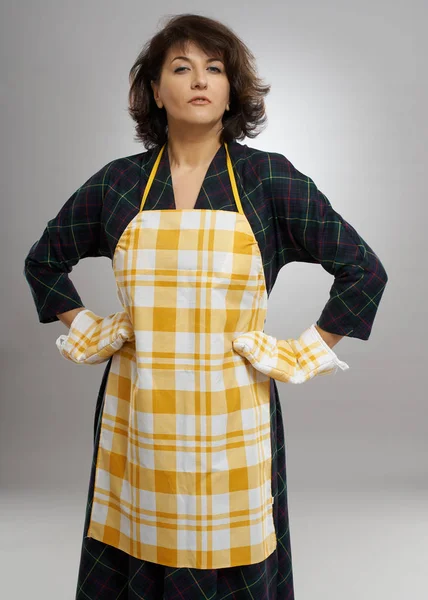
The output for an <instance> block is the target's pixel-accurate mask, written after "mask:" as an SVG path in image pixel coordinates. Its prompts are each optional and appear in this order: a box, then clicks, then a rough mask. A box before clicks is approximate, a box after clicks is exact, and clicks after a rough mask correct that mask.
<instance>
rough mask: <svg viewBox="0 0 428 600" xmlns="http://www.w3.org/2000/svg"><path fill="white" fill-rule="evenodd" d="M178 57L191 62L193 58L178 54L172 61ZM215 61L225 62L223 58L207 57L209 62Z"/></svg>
mask: <svg viewBox="0 0 428 600" xmlns="http://www.w3.org/2000/svg"><path fill="white" fill-rule="evenodd" d="M177 59H180V60H187V61H189V62H192V59H191V58H188V57H187V56H176V57H174V58H173V59H172V61H171V62H173V61H174V60H177ZM214 61H219V62H223V61H222V60H221V58H207V62H214Z"/></svg>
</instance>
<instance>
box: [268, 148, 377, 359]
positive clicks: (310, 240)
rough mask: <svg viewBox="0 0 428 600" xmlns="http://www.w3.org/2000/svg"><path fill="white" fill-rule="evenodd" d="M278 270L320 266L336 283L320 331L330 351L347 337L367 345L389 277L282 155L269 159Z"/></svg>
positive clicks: (319, 323)
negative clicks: (292, 264) (298, 263)
mask: <svg viewBox="0 0 428 600" xmlns="http://www.w3.org/2000/svg"><path fill="white" fill-rule="evenodd" d="M269 162H270V175H269V178H270V183H271V190H272V201H273V210H274V216H275V219H274V220H275V227H276V236H277V245H278V247H279V248H280V251H281V258H280V262H281V264H280V266H283V265H285V264H287V263H288V262H293V261H301V262H309V263H318V264H320V265H322V267H323V268H324V269H325V270H326V271H327V272H328V273H330V274H331V275H333V277H334V282H333V284H332V287H331V289H330V298H329V300H328V301H327V303H326V304H325V306H324V308H323V310H322V312H321V315H320V317H319V319H318V320H317V321H316V325H317V331H318V332H319V334H320V335H321V336H322V337H323V339H324V340H325V341H326V343H327V344H328V345H329V346H330V347H332V346H333V345H334V344H336V343H337V342H338V341H339V340H340V339H341V338H342V337H343V336H348V337H355V338H359V339H362V340H367V339H368V338H369V336H370V333H371V329H372V325H373V322H374V319H375V315H376V312H377V310H378V307H379V303H380V300H381V298H382V295H383V292H384V289H385V286H386V283H387V281H388V276H387V273H386V271H385V268H384V266H383V265H382V263H381V261H380V259H379V257H378V256H377V255H376V254H375V252H374V251H373V250H372V248H371V247H370V246H369V245H368V243H367V242H366V241H365V240H364V239H363V238H362V237H361V235H360V234H359V233H358V232H357V231H356V230H355V229H354V228H353V227H352V225H350V223H348V222H347V221H346V220H345V219H344V218H343V217H342V216H341V215H340V214H339V213H338V212H337V211H335V210H334V208H333V207H332V205H331V203H330V202H329V200H328V198H327V197H326V196H325V195H324V194H323V193H322V192H321V191H320V190H319V189H318V188H317V186H316V185H315V183H314V181H313V180H312V179H311V178H310V177H308V176H306V175H304V174H303V173H301V172H300V171H298V170H297V169H295V167H294V166H293V165H292V164H291V163H290V161H289V160H288V159H287V158H286V157H284V156H283V155H282V154H278V153H269Z"/></svg>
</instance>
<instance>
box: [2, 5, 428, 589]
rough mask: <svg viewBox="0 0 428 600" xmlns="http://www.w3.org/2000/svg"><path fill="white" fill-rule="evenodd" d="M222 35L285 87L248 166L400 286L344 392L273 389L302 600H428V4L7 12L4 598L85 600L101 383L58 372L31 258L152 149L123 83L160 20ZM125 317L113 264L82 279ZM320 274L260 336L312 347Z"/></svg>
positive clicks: (354, 359)
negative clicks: (300, 181)
mask: <svg viewBox="0 0 428 600" xmlns="http://www.w3.org/2000/svg"><path fill="white" fill-rule="evenodd" d="M177 12H196V13H199V14H204V15H206V16H211V17H214V18H218V19H220V20H223V21H224V23H225V24H227V25H229V26H230V27H232V28H233V29H234V31H235V32H236V33H237V34H238V35H239V36H241V37H242V39H243V40H244V42H245V43H246V44H247V45H248V46H249V47H250V49H251V50H252V51H253V52H254V54H255V56H256V59H257V65H258V71H259V73H260V74H261V76H262V77H263V78H264V79H265V81H266V82H268V83H271V84H272V91H271V93H270V94H269V95H268V96H267V99H266V104H267V113H268V125H267V127H266V129H265V130H264V131H263V133H262V134H260V135H259V136H258V137H257V138H254V139H248V138H247V139H246V140H244V142H243V143H246V144H247V145H249V146H252V147H256V148H260V149H264V150H268V151H274V152H281V153H282V154H284V155H285V156H287V158H288V159H289V160H291V162H292V163H293V164H294V165H295V166H296V167H297V168H298V169H299V170H300V171H302V172H303V173H305V174H307V175H309V176H310V177H311V178H312V179H313V180H314V181H315V183H316V184H317V185H318V187H319V188H320V189H321V190H322V191H323V192H324V193H325V194H326V195H327V197H328V198H329V200H330V202H331V203H332V205H333V207H334V208H335V209H336V210H337V211H338V212H339V213H340V214H342V216H343V217H344V218H345V219H346V220H348V221H349V222H350V223H351V224H352V225H353V226H354V227H355V228H356V229H357V231H358V232H359V233H360V234H361V235H362V236H363V237H364V239H365V240H366V241H367V242H368V243H369V244H370V245H371V246H372V248H373V249H374V250H375V252H376V253H377V254H378V255H379V257H380V259H381V260H382V262H383V264H384V266H385V268H386V271H387V273H388V276H389V281H388V284H387V288H386V291H385V294H384V296H383V299H382V302H381V305H380V309H379V312H378V315H377V317H376V320H375V324H374V327H373V331H372V335H371V337H370V339H369V340H368V341H362V340H357V339H354V338H344V339H342V341H341V342H339V344H338V345H336V346H335V352H337V354H338V356H339V358H341V359H342V360H345V361H346V362H347V363H348V364H349V365H350V369H349V370H348V371H339V372H338V373H337V375H336V376H334V377H325V378H318V379H315V380H312V381H309V382H307V383H306V384H304V385H301V386H296V385H294V386H293V385H291V384H288V385H287V384H279V391H280V395H281V402H282V407H283V418H284V426H285V434H286V449H287V473H288V497H289V511H290V530H291V540H292V557H293V570H294V582H295V592H296V600H314V599H315V598H317V599H324V598H325V599H327V598H328V599H329V600H334V599H340V600H343V599H344V598H346V599H347V600H357V599H358V600H361V598H364V600H372V599H373V600H375V599H376V600H379V599H381V600H383V599H384V598H385V599H386V598H388V600H397V599H406V600H407V598H411V599H412V600H419V599H422V598H426V593H427V584H428V581H427V571H426V565H427V563H428V550H427V546H428V542H427V540H428V517H427V512H426V503H427V492H428V477H427V475H428V472H427V471H428V469H427V454H428V452H427V450H428V443H427V439H428V436H427V419H428V407H427V394H426V385H427V384H426V366H425V352H426V346H425V341H426V335H427V325H426V298H427V291H428V290H427V267H426V258H425V251H426V239H427V236H426V222H427V208H426V205H427V193H426V169H427V167H426V165H427V159H428V150H427V148H428V143H427V142H428V136H427V116H426V109H427V105H428V97H427V89H428V84H427V68H426V57H427V53H428V44H427V41H426V22H427V18H428V8H427V4H426V2H422V1H419V2H417V1H413V2H409V1H407V2H404V0H400V1H397V0H396V1H395V2H392V3H391V2H386V1H384V2H369V1H368V0H362V1H360V2H358V3H355V2H348V1H345V2H344V1H339V0H336V1H330V0H329V1H325V2H316V1H303V2H299V3H297V4H296V3H291V2H280V3H276V2H273V1H264V2H263V3H262V4H260V3H259V2H255V1H254V2H253V4H249V3H248V2H246V3H239V2H238V3H231V2H225V1H223V0H222V1H219V2H216V3H211V2H189V1H183V2H181V3H179V4H178V3H177V2H166V1H165V0H163V1H161V2H157V3H155V4H153V3H149V2H141V1H139V2H136V1H128V2H126V1H125V2H123V3H122V4H120V5H119V3H117V2H109V1H104V2H101V0H99V1H92V2H83V1H82V0H79V1H75V2H73V3H69V2H63V1H53V0H52V1H48V0H44V1H38V2H30V1H29V0H26V1H16V2H12V1H8V2H5V1H3V3H2V7H1V32H0V33H1V35H0V44H1V80H0V81H1V101H2V106H1V125H2V135H1V139H2V145H1V150H2V156H1V159H2V160H1V170H2V176H1V179H0V182H1V198H2V216H3V218H2V220H1V233H2V235H1V245H2V248H1V251H2V259H3V260H2V285H1V290H2V311H1V331H2V338H1V349H2V362H1V371H2V378H1V386H2V387H1V405H0V406H1V419H0V427H1V431H0V434H1V435H0V443H1V448H0V450H1V452H0V460H1V464H0V468H1V488H0V489H1V496H0V498H1V502H2V508H1V514H2V519H1V524H0V527H1V531H0V539H1V550H2V552H3V554H4V556H3V557H2V558H1V561H0V564H1V571H2V578H1V584H0V585H1V586H2V589H0V594H2V595H3V593H2V592H3V591H4V588H6V590H7V591H8V592H9V594H8V595H5V596H4V597H8V598H9V597H10V598H12V597H13V598H17V599H20V598H26V597H29V594H30V593H31V597H32V598H35V599H38V598H40V599H41V598H43V599H44V600H47V599H50V598H52V599H55V600H59V599H62V598H64V599H69V598H73V597H74V591H75V582H76V576H77V568H78V561H79V557H80V543H81V536H82V533H83V521H84V511H85V505H86V493H87V487H88V483H89V474H90V463H91V458H92V433H93V418H94V409H95V404H96V398H97V393H98V389H99V385H100V382H101V377H102V373H103V370H104V366H105V365H98V366H91V367H79V366H77V365H73V364H72V363H70V362H68V361H66V360H65V359H63V358H62V357H61V356H60V354H59V352H58V350H57V348H56V346H55V340H56V338H57V337H58V336H59V335H60V334H62V333H66V328H65V326H64V325H63V324H62V323H60V322H58V323H52V324H48V325H42V324H40V323H39V322H38V318H37V314H36V310H35V306H34V304H33V300H32V297H31V294H30V290H29V287H28V285H27V283H26V281H25V278H24V276H23V266H24V258H25V256H26V254H27V252H28V250H29V248H30V246H31V244H32V243H33V242H34V241H35V240H36V239H38V238H39V237H40V235H41V234H42V231H43V229H44V227H45V225H46V222H47V221H48V220H49V219H51V218H52V217H53V216H55V215H56V213H57V212H58V210H59V209H60V207H61V206H62V205H63V204H64V203H65V201H66V200H67V199H68V197H69V196H70V195H71V194H72V193H73V192H74V191H75V190H76V189H77V188H78V187H79V186H80V185H81V184H82V183H83V182H84V181H86V180H87V179H88V178H89V177H90V176H91V175H92V174H93V173H95V172H96V171H97V170H98V169H99V168H101V166H103V165H104V164H106V163H107V162H108V161H110V160H113V159H114V158H117V157H120V156H126V155H129V154H134V153H136V152H141V151H144V148H143V147H142V146H141V145H139V144H137V143H136V142H134V141H133V135H134V125H133V122H132V121H131V119H130V117H129V116H128V114H127V93H128V72H129V69H130V67H131V65H132V63H133V61H134V60H135V58H136V56H137V54H138V52H139V50H140V48H141V47H142V45H143V43H144V42H145V41H146V40H147V39H148V38H149V37H151V36H152V35H153V34H154V33H155V32H156V31H157V29H158V27H161V26H162V21H161V18H162V17H164V16H167V15H168V14H176V13H177ZM71 277H72V280H73V282H74V283H75V285H76V287H77V289H78V290H79V292H80V294H81V296H82V299H83V302H84V303H85V305H86V306H87V307H88V308H91V309H92V310H94V311H95V312H97V313H98V314H106V315H107V314H109V313H111V312H113V311H115V310H119V309H120V305H119V301H118V300H117V297H116V290H115V282H114V278H113V272H112V269H111V263H110V261H109V260H107V259H104V258H103V259H101V258H97V259H92V258H88V259H86V260H84V261H81V263H79V265H78V266H77V267H76V268H75V269H74V270H73V273H72V275H71ZM331 284H332V279H331V276H330V275H329V274H328V273H327V272H325V271H324V270H323V269H322V267H320V266H319V265H312V264H297V263H294V264H291V265H288V266H287V267H286V268H284V269H283V270H282V271H281V273H280V275H279V278H278V280H277V282H276V285H275V288H274V290H273V292H272V294H271V297H270V301H269V310H268V319H267V322H266V326H265V331H266V332H267V333H269V334H271V335H274V336H275V337H277V338H278V339H284V338H286V337H296V336H298V335H299V334H300V333H301V332H302V331H303V330H304V329H305V328H306V327H308V326H309V325H310V324H311V323H313V322H315V321H316V319H317V318H318V317H319V315H320V313H321V310H322V308H323V306H324V304H325V303H326V301H327V299H328V292H329V289H330V286H331Z"/></svg>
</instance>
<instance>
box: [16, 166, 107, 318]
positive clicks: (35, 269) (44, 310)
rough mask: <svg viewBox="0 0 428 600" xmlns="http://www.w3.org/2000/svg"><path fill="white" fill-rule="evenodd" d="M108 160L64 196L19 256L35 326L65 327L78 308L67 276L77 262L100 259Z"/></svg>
mask: <svg viewBox="0 0 428 600" xmlns="http://www.w3.org/2000/svg"><path fill="white" fill-rule="evenodd" d="M112 162H113V161H112ZM112 162H110V163H108V164H106V165H105V166H104V167H102V168H101V169H100V170H99V171H98V172H97V173H95V174H94V175H92V176H91V177H90V178H89V179H88V180H87V181H86V182H85V183H84V184H83V185H82V186H81V187H79V188H78V189H77V190H76V191H75V192H74V193H73V194H72V195H71V196H70V198H69V199H68V200H67V202H66V203H65V204H64V205H63V207H62V208H61V209H60V211H59V212H58V214H57V215H56V217H55V218H53V219H51V220H50V221H49V222H48V223H47V226H46V228H45V230H44V232H43V233H42V236H41V237H40V239H39V240H38V241H37V242H35V243H34V244H33V245H32V247H31V248H30V250H29V252H28V254H27V256H26V258H25V267H24V275H25V278H26V280H27V282H28V284H29V286H30V290H31V293H32V296H33V300H34V303H35V305H36V309H37V312H38V316H39V321H40V322H41V323H52V322H54V321H58V320H61V321H62V322H63V323H64V324H65V325H67V326H69V325H70V323H71V321H72V320H73V318H74V317H75V316H76V314H77V313H78V312H80V310H83V309H84V304H83V302H82V300H81V298H80V296H79V294H78V292H77V290H76V288H75V286H74V285H73V283H72V281H71V279H70V277H69V273H70V272H71V270H72V268H73V267H74V266H75V265H76V264H77V263H78V262H79V260H81V259H82V258H85V257H87V256H93V257H94V256H104V255H105V252H106V243H105V240H104V230H103V227H102V209H103V199H104V195H105V193H106V190H107V188H108V174H109V170H110V167H111V165H112Z"/></svg>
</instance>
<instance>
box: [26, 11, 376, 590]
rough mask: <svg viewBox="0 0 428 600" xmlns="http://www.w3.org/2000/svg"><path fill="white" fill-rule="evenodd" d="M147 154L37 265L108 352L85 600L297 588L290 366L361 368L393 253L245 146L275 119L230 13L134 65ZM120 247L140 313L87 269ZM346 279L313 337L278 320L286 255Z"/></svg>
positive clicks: (122, 171) (38, 287) (61, 306)
mask: <svg viewBox="0 0 428 600" xmlns="http://www.w3.org/2000/svg"><path fill="white" fill-rule="evenodd" d="M130 75H131V89H130V94H129V100H130V107H129V109H130V114H131V116H132V117H133V119H134V120H135V121H136V124H137V125H136V130H137V139H138V140H139V141H141V142H143V143H144V145H145V146H146V147H147V148H148V150H147V151H145V152H141V153H137V154H134V155H132V156H127V157H122V158H117V159H115V160H113V161H111V162H109V163H108V164H106V165H105V166H104V167H102V168H101V169H100V170H99V171H98V172H97V173H95V174H94V175H93V176H92V177H90V178H89V179H88V180H87V181H86V183H85V184H83V185H82V186H81V187H80V188H79V189H78V190H77V191H76V192H75V193H74V194H73V195H72V196H71V197H70V198H69V199H68V201H67V202H66V203H65V204H64V206H63V207H62V208H61V210H60V211H59V213H58V215H57V216H56V217H55V218H54V219H52V220H51V221H49V223H48V225H47V228H46V229H45V231H44V233H43V234H42V236H41V238H40V239H39V241H38V242H36V243H35V244H34V245H33V246H32V247H31V249H30V251H29V253H28V256H27V258H26V261H25V276H26V278H27V281H28V283H29V285H30V288H31V292H32V294H33V298H34V301H35V304H36V307H37V310H38V315H39V320H40V322H42V323H50V322H55V321H58V320H61V321H62V322H63V323H64V324H65V325H66V326H67V327H68V328H69V331H68V334H67V335H62V336H60V337H59V338H58V340H57V346H58V349H59V351H60V353H61V354H62V355H63V356H64V357H65V358H67V359H69V360H71V361H73V362H75V363H85V364H98V363H101V362H106V361H107V365H106V369H105V372H104V377H103V380H102V384H101V388H100V391H99V395H98V401H97V407H96V411H95V431H94V455H93V465H92V472H91V480H90V486H89V493H88V504H87V513H86V521H85V528H84V536H83V542H82V554H81V562H80V569H79V575H78V585H77V592H76V598H78V599H83V598H85V599H88V598H93V599H95V598H97V599H101V598H103V599H112V600H113V599H115V600H120V599H125V598H127V599H131V598H133V599H134V598H135V599H137V598H144V599H145V600H152V599H153V600H154V599H158V598H159V599H160V598H164V599H166V600H173V599H179V598H186V599H187V600H190V599H196V598H210V599H214V598H215V599H217V600H220V599H226V598H228V599H232V598H236V599H238V598H239V599H241V598H245V599H250V598H257V599H258V600H262V599H274V598H275V599H276V598H278V599H279V598H281V599H283V600H287V599H288V600H291V599H292V598H294V591H293V576H292V563H291V549H290V532H289V524H288V510H287V488H286V464H285V447H284V431H283V423H282V417H281V407H280V401H279V397H278V390H277V386H276V380H279V381H283V382H289V383H303V382H305V381H308V380H309V379H311V378H313V377H314V376H316V375H325V374H329V373H330V374H331V373H335V372H336V371H337V369H338V368H341V369H347V368H348V365H347V364H346V363H344V362H343V361H340V360H339V359H338V357H337V355H336V354H335V353H334V352H333V350H332V347H333V346H334V345H335V344H336V343H337V342H338V341H339V340H340V339H341V338H342V337H343V336H344V335H346V336H349V337H355V338H359V339H363V340H367V339H368V338H369V335H370V332H371V328H372V324H373V321H374V318H375V314H376V311H377V308H378V305H379V302H380V299H381V296H382V294H383V291H384V287H385V285H386V282H387V275H386V272H385V269H384V268H383V266H382V264H381V262H380V260H379V258H378V257H377V256H376V254H375V253H374V252H373V250H372V249H371V248H370V247H369V245H368V244H367V243H366V242H365V241H364V240H363V239H362V237H361V236H359V234H358V233H357V232H356V231H355V229H354V228H353V227H352V226H351V225H350V224H349V223H347V222H346V221H345V220H344V219H343V218H342V216H341V215H340V214H339V213H337V212H335V211H334V209H333V208H332V206H331V204H330V202H329V201H328V199H327V198H326V196H324V194H322V192H321V191H320V190H319V189H318V188H317V187H316V185H315V183H314V182H313V180H312V179H310V178H309V177H308V176H306V175H304V174H302V173H300V172H299V171H298V170H297V169H296V168H295V167H294V166H293V165H292V164H291V162H290V161H289V160H288V159H287V158H286V157H284V156H283V155H281V154H278V153H273V152H264V151H261V150H257V149H256V148H252V147H248V146H247V145H244V144H240V143H238V142H237V139H241V140H242V139H243V138H244V137H245V136H248V137H255V136H256V135H257V133H256V132H257V127H258V126H260V125H261V124H262V123H263V122H264V120H265V119H266V117H265V107H264V101H263V97H264V95H266V94H267V93H268V91H269V86H262V85H261V84H260V81H259V79H258V78H257V76H256V73H255V69H254V66H253V56H252V54H251V53H250V51H249V50H248V48H247V47H246V46H245V45H244V44H243V42H242V41H241V40H240V39H239V38H237V36H236V35H235V34H234V33H233V32H232V31H231V30H230V29H228V28H227V27H225V26H224V25H223V24H221V23H219V22H217V21H214V20H212V19H209V18H206V17H202V16H198V15H187V14H186V15H179V16H176V17H174V18H172V19H171V20H170V21H169V22H168V24H167V25H166V27H165V28H164V29H163V30H162V31H160V32H159V33H158V34H157V35H155V36H154V38H153V39H152V40H150V42H149V43H148V44H147V45H146V46H145V48H144V49H143V50H142V52H141V53H140V55H139V56H138V58H137V60H136V62H135V64H134V66H133V67H132V69H131V73H130ZM86 256H108V257H110V258H111V259H112V264H113V270H114V274H115V277H116V282H117V287H118V294H119V298H120V300H121V302H122V304H123V310H122V311H120V312H117V313H114V314H113V315H109V316H108V317H105V318H103V317H101V316H99V315H96V314H95V313H93V312H92V311H91V310H89V309H87V308H85V306H84V304H83V302H82V300H81V298H80V296H79V294H78V293H77V291H76V289H75V287H74V285H73V283H72V282H71V280H70V278H69V273H70V271H71V269H72V267H73V266H74V265H75V264H77V262H78V261H79V260H80V259H81V258H84V257H86ZM293 261H303V262H309V263H318V264H320V265H322V267H323V268H324V269H325V270H326V271H328V272H329V273H330V274H331V275H333V276H334V283H333V287H332V289H331V293H330V298H329V300H328V302H327V303H326V305H325V307H324V310H323V311H322V313H321V316H320V318H319V319H318V321H317V323H316V324H313V325H311V326H310V327H309V328H308V329H307V330H305V331H304V332H303V333H302V335H301V336H300V337H299V338H298V339H297V340H294V339H287V340H277V339H276V338H274V337H272V336H269V335H267V334H266V333H265V332H264V331H263V327H264V322H265V319H266V309H267V298H268V295H269V293H270V292H271V290H272V288H273V285H274V283H275V280H276V278H277V276H278V273H279V271H280V269H281V268H282V267H283V266H284V265H286V264H287V263H290V262H293Z"/></svg>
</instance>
